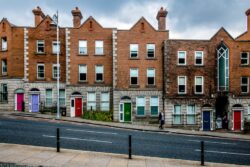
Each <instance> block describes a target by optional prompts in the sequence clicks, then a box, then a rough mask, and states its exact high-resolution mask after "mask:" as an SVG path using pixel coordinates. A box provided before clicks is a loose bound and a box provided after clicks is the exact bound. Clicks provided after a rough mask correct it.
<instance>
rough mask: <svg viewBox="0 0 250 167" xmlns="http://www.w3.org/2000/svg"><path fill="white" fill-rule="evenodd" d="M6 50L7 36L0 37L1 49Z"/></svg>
mask: <svg viewBox="0 0 250 167" xmlns="http://www.w3.org/2000/svg"><path fill="white" fill-rule="evenodd" d="M6 50H7V37H2V51H6Z"/></svg>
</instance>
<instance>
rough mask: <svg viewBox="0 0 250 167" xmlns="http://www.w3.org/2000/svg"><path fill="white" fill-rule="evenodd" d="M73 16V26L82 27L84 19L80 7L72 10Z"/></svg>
mask: <svg viewBox="0 0 250 167" xmlns="http://www.w3.org/2000/svg"><path fill="white" fill-rule="evenodd" d="M71 13H72V16H73V26H74V28H77V27H80V25H81V20H82V13H81V11H80V10H79V8H78V7H76V8H75V9H73V10H72V11H71Z"/></svg>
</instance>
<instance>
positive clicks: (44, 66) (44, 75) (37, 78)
mask: <svg viewBox="0 0 250 167" xmlns="http://www.w3.org/2000/svg"><path fill="white" fill-rule="evenodd" d="M39 66H43V75H44V77H43V78H42V77H39V71H38V67H39ZM36 73H37V79H44V78H45V65H44V64H41V63H39V64H37V68H36Z"/></svg>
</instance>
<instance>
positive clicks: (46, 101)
mask: <svg viewBox="0 0 250 167" xmlns="http://www.w3.org/2000/svg"><path fill="white" fill-rule="evenodd" d="M48 90H50V91H51V97H49V98H48V97H47V91H48ZM47 99H51V104H50V105H48V104H47V103H48V100H47ZM45 106H46V107H52V106H53V89H52V88H49V89H46V90H45Z"/></svg>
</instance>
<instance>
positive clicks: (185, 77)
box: [177, 76, 187, 94]
mask: <svg viewBox="0 0 250 167" xmlns="http://www.w3.org/2000/svg"><path fill="white" fill-rule="evenodd" d="M180 78H184V79H185V92H179V83H180ZM177 80H178V81H177V82H178V84H177V86H178V87H177V90H178V94H186V93H187V76H178V77H177Z"/></svg>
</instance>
